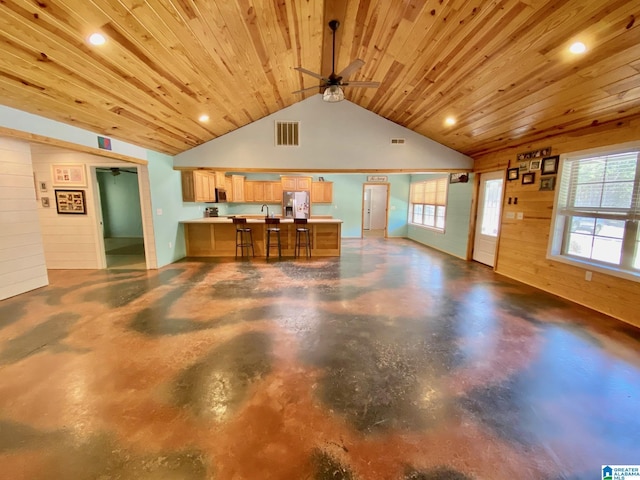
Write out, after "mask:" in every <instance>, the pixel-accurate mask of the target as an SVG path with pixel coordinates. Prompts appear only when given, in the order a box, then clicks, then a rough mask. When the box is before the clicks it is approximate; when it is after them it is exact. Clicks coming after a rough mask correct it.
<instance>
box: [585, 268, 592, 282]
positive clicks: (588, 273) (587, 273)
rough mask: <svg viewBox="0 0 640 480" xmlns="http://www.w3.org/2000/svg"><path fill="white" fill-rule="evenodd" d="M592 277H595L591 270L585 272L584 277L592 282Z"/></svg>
mask: <svg viewBox="0 0 640 480" xmlns="http://www.w3.org/2000/svg"><path fill="white" fill-rule="evenodd" d="M591 277H593V274H592V273H591V272H589V271H587V272H584V279H585V280H586V281H587V282H590V281H591Z"/></svg>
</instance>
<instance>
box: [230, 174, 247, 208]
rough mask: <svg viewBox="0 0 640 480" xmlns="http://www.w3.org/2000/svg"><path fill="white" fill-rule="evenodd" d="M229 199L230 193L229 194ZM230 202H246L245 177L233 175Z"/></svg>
mask: <svg viewBox="0 0 640 480" xmlns="http://www.w3.org/2000/svg"><path fill="white" fill-rule="evenodd" d="M227 199H229V192H227ZM229 201H230V202H244V201H245V199H244V175H231V199H229Z"/></svg>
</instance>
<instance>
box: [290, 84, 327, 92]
mask: <svg viewBox="0 0 640 480" xmlns="http://www.w3.org/2000/svg"><path fill="white" fill-rule="evenodd" d="M321 88H322V85H316V86H315V87H307V88H303V89H302V90H296V91H295V92H291V93H303V92H307V91H309V90H319V89H321Z"/></svg>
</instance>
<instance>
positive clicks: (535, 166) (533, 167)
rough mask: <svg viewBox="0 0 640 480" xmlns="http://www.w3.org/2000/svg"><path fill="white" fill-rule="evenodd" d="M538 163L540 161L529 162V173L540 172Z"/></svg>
mask: <svg viewBox="0 0 640 480" xmlns="http://www.w3.org/2000/svg"><path fill="white" fill-rule="evenodd" d="M540 163H541V161H540V160H531V161H530V162H529V171H530V172H533V171H536V170H540Z"/></svg>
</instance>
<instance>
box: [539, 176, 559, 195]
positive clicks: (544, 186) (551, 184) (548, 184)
mask: <svg viewBox="0 0 640 480" xmlns="http://www.w3.org/2000/svg"><path fill="white" fill-rule="evenodd" d="M555 188H556V177H555V176H553V177H547V178H541V179H540V188H539V190H540V191H546V192H549V191H552V190H554V189H555Z"/></svg>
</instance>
